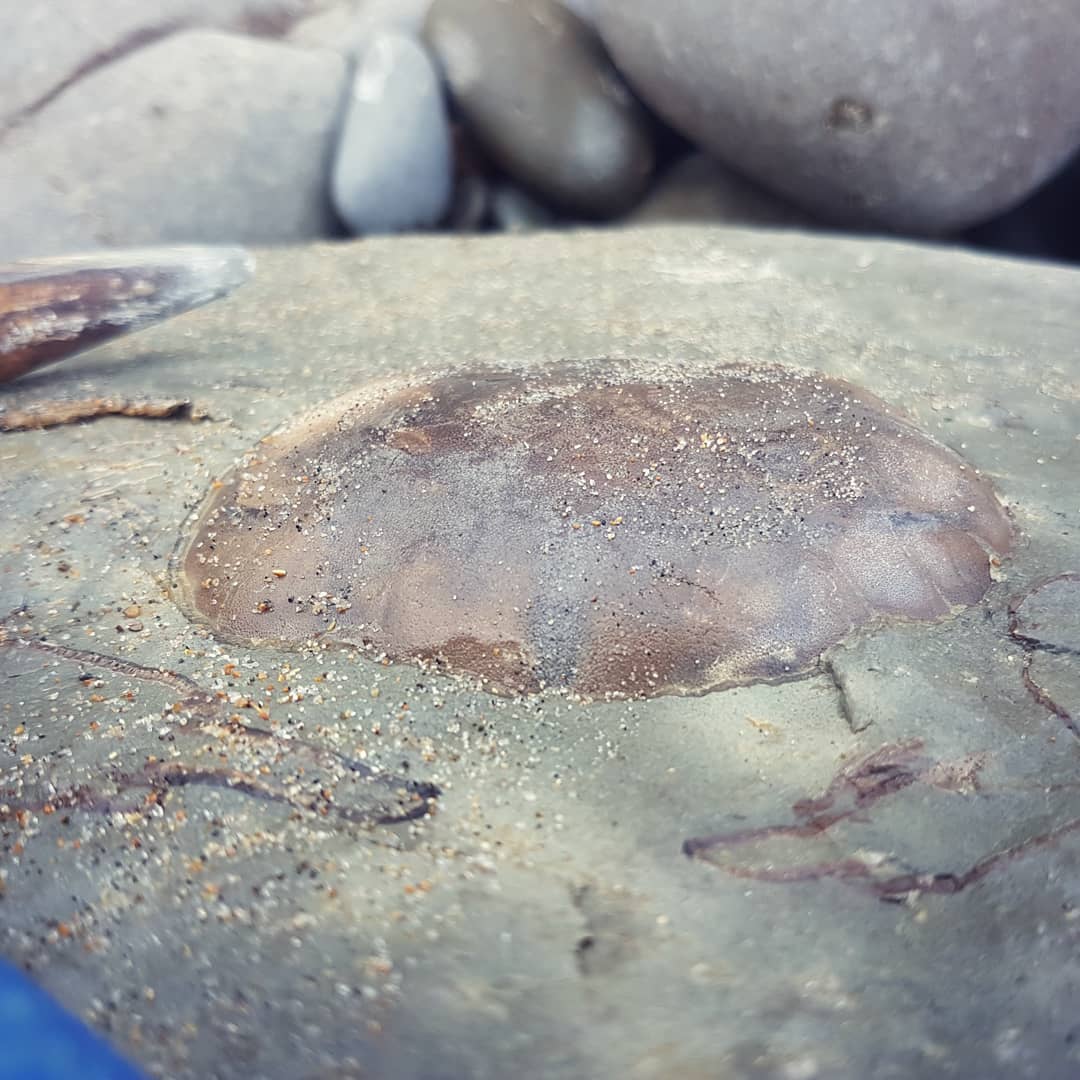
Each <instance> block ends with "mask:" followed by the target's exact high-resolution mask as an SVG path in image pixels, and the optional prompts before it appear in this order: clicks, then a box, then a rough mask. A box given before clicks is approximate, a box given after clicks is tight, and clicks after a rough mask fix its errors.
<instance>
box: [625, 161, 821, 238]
mask: <svg viewBox="0 0 1080 1080" xmlns="http://www.w3.org/2000/svg"><path fill="white" fill-rule="evenodd" d="M662 221H671V222H674V221H700V222H708V223H710V224H713V225H767V226H775V227H779V228H807V227H809V226H812V225H813V223H814V222H813V219H812V218H811V217H810V215H809V214H807V213H806V212H805V211H803V210H800V209H799V208H797V207H795V206H792V205H791V204H790V203H788V202H784V201H783V200H782V199H778V198H776V197H775V196H774V195H770V194H769V192H767V191H764V190H763V189H762V188H760V187H758V186H757V185H755V184H753V183H751V182H750V181H749V180H746V179H745V178H743V177H742V176H740V175H739V174H738V173H737V172H734V171H733V170H732V169H729V168H728V167H727V166H726V165H721V164H720V162H718V161H715V160H714V159H713V158H710V157H708V156H707V155H706V154H691V155H689V156H688V157H685V158H683V159H682V161H678V162H676V163H675V164H674V165H673V166H672V167H671V168H670V169H668V171H667V172H666V173H664V175H663V176H662V177H660V179H659V180H658V181H657V182H656V185H655V186H654V187H653V189H652V191H650V192H649V194H648V196H647V197H646V198H644V199H643V200H642V201H641V203H640V204H639V205H638V206H637V207H636V208H635V209H634V211H633V212H632V213H631V214H630V215H629V216H628V217H627V222H628V223H633V224H635V225H644V224H646V223H648V224H651V223H654V222H662Z"/></svg>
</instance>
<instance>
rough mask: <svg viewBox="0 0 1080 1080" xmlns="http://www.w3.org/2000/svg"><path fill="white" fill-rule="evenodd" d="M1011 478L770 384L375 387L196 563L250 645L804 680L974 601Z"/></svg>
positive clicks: (291, 458) (206, 535)
mask: <svg viewBox="0 0 1080 1080" xmlns="http://www.w3.org/2000/svg"><path fill="white" fill-rule="evenodd" d="M1011 544H1012V529H1011V525H1010V521H1009V518H1008V516H1007V514H1006V513H1005V511H1004V509H1003V508H1002V506H1001V505H1000V503H999V502H998V500H997V497H996V496H995V494H994V492H993V490H992V489H991V487H990V485H989V483H988V482H987V481H986V480H984V479H982V478H981V477H980V476H979V475H978V474H977V473H976V472H975V470H974V469H972V468H971V467H970V466H968V465H966V464H965V462H964V461H962V460H961V459H960V458H959V457H958V456H957V455H956V454H954V453H953V452H952V451H951V450H948V449H946V448H945V447H943V446H941V445H939V444H938V443H936V442H934V441H933V440H931V439H930V438H928V437H927V436H925V435H923V434H922V433H921V432H919V431H918V430H916V429H915V428H914V427H912V426H911V425H910V424H908V423H907V422H906V421H904V420H903V419H901V418H900V417H898V416H897V415H896V414H895V413H893V412H891V411H890V410H889V409H888V408H887V407H886V406H885V405H884V404H883V403H882V402H881V401H879V400H878V399H877V398H875V397H874V396H873V395H871V394H869V393H867V392H866V391H863V390H860V389H858V388H856V387H854V386H851V385H849V384H847V383H844V382H840V381H837V380H834V379H829V378H826V377H824V376H822V375H818V374H815V373H813V372H807V371H801V370H797V369H791V368H781V367H776V366H772V365H761V366H751V365H716V366H713V367H708V368H701V369H698V370H697V371H696V372H695V371H694V370H693V369H690V368H688V367H687V366H685V365H682V366H680V365H675V364H668V363H659V362H646V361H622V360H620V361H590V362H586V363H580V364H563V365H559V366H555V367H549V368H547V369H538V370H535V371H532V370H520V369H515V368H506V369H498V368H488V369H480V370H463V371H457V372H452V373H449V374H443V375H433V376H426V377H417V378H413V379H409V378H391V379H386V380H382V381H379V382H375V383H372V384H371V385H369V386H367V387H365V388H364V389H362V390H360V391H358V392H356V393H352V394H348V395H346V396H345V397H342V398H339V399H337V400H335V401H332V402H330V403H329V404H327V405H325V406H323V407H321V408H319V409H317V410H315V411H314V412H312V413H310V414H308V415H306V416H303V417H301V418H299V419H298V420H297V421H296V422H295V423H294V424H293V425H291V426H290V427H289V428H288V429H286V430H284V431H282V432H280V433H279V434H276V435H274V436H272V437H270V438H268V439H265V440H263V442H262V443H260V445H259V446H258V447H257V449H256V450H254V451H253V452H252V453H251V454H249V455H248V457H247V458H246V459H245V460H244V461H243V462H242V463H241V464H240V465H239V466H238V467H237V468H236V469H235V470H234V471H233V472H232V474H231V475H229V476H228V477H226V479H225V480H224V482H223V484H221V485H220V486H218V487H217V489H216V490H215V491H214V493H213V494H212V496H211V497H210V499H209V500H208V502H207V504H206V505H205V506H204V508H203V509H202V511H201V513H200V515H199V517H198V519H197V521H196V522H195V524H194V527H193V531H192V533H191V536H190V539H189V541H188V542H187V545H186V548H185V549H184V550H183V552H182V553H181V555H180V556H179V563H178V565H177V567H176V569H177V571H178V575H179V578H180V585H181V590H180V591H181V594H182V595H183V596H184V597H185V605H186V607H187V608H188V610H189V611H190V612H192V614H193V615H194V616H195V617H197V618H199V619H201V620H204V621H206V622H207V623H208V624H209V626H210V627H211V629H212V630H213V631H214V632H215V633H216V634H218V635H219V636H221V637H222V638H224V639H226V640H228V641H231V642H237V643H250V642H253V641H265V640H269V641H276V642H280V643H293V644H300V643H303V642H305V641H307V640H310V639H312V638H315V637H324V638H325V639H326V640H327V641H331V642H334V641H336V642H340V643H346V644H350V645H358V646H365V647H368V648H369V649H370V650H371V651H372V652H373V654H375V655H386V656H388V657H390V658H391V659H395V660H409V661H420V662H423V663H426V664H429V665H432V666H434V667H436V668H438V669H440V670H445V671H447V672H451V673H455V672H456V673H464V674H467V675H471V676H474V677H479V678H480V679H481V680H483V682H484V683H485V684H486V685H487V687H488V688H489V689H492V690H495V691H500V692H504V693H528V692H534V691H538V690H541V689H544V688H545V687H549V688H566V689H569V690H571V691H573V692H576V693H578V694H580V695H583V696H587V697H588V696H596V697H602V696H650V695H655V694H662V693H699V692H703V691H706V690H710V689H717V688H721V687H726V686H732V685H736V684H740V683H746V682H754V681H760V680H782V679H788V678H793V677H796V676H798V675H801V674H805V673H806V672H807V671H809V670H810V669H811V668H812V667H813V666H814V665H815V663H816V662H817V659H818V657H819V656H820V654H821V652H822V650H824V649H825V648H827V647H828V646H830V645H832V644H834V643H836V642H838V641H840V640H841V639H842V638H844V637H845V636H846V635H847V634H849V633H850V632H851V631H852V630H854V629H856V628H857V627H859V626H863V625H866V624H869V623H872V622H874V621H875V620H878V619H881V618H887V617H893V618H905V619H938V618H941V617H943V616H947V615H949V614H950V613H952V612H953V611H955V610H956V609H958V608H960V607H962V606H964V605H969V604H973V603H975V602H976V601H978V600H979V599H980V598H981V597H982V596H983V594H984V592H985V591H986V589H987V588H988V587H989V585H990V580H991V577H990V569H991V560H992V559H997V558H998V557H999V556H1001V555H1004V554H1006V553H1007V552H1008V551H1009V549H1010V547H1011Z"/></svg>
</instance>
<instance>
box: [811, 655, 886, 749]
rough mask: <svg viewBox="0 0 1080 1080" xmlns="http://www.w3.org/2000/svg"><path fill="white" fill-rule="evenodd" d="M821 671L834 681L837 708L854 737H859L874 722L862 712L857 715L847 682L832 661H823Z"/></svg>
mask: <svg viewBox="0 0 1080 1080" xmlns="http://www.w3.org/2000/svg"><path fill="white" fill-rule="evenodd" d="M821 670H822V671H823V672H824V673H825V674H826V675H828V677H829V679H830V680H831V681H832V684H833V687H834V689H835V690H836V697H837V707H838V708H839V710H840V715H841V716H842V717H843V718H844V722H845V723H846V724H847V726H848V729H849V730H850V731H851V732H852V734H854V735H857V734H858V733H859V732H860V731H865V730H866V729H867V728H868V727H869V726H870V725H871V724H872V723H873V720H872V718H871V717H869V716H867V717H865V718H864V717H863V715H862V713H861V712H860V713H856V711H855V708H854V707H853V705H852V701H851V696H850V695H849V694H848V688H847V680H846V679H845V678H844V676H843V675H841V674H840V672H839V671H837V670H836V665H835V664H834V663H833V662H832V661H831V660H822V662H821Z"/></svg>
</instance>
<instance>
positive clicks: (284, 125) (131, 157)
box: [0, 31, 346, 258]
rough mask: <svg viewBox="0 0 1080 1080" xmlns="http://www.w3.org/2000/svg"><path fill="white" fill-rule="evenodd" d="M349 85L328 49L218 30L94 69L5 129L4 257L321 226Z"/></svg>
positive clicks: (307, 233)
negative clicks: (32, 113)
mask: <svg viewBox="0 0 1080 1080" xmlns="http://www.w3.org/2000/svg"><path fill="white" fill-rule="evenodd" d="M345 84H346V71H345V63H344V61H343V60H342V59H341V58H340V57H339V56H337V55H335V54H334V53H330V52H315V51H308V50H304V49H298V48H293V47H291V46H287V45H281V44H278V43H274V42H269V41H260V40H256V39H253V38H248V37H240V36H237V35H231V34H224V33H219V32H216V31H191V32H188V33H183V34H176V35H173V36H171V37H168V38H166V39H164V40H162V41H159V42H156V43H154V44H152V45H149V46H147V47H146V48H143V49H139V50H137V51H135V52H132V53H131V54H129V55H127V56H125V57H124V58H123V59H122V60H119V61H117V62H116V63H115V64H111V65H108V66H105V67H103V68H100V69H99V70H97V71H95V72H93V73H92V74H90V75H87V76H86V77H84V78H82V79H80V80H79V81H78V82H77V83H76V84H75V85H73V86H72V87H71V88H70V89H68V90H66V91H65V92H64V93H62V94H61V95H60V96H59V97H57V98H56V99H55V100H53V101H51V102H50V103H49V104H48V105H47V106H46V107H45V108H43V109H41V110H40V111H39V112H37V113H35V115H34V116H33V118H32V119H31V120H28V121H26V122H25V123H23V124H21V125H20V126H19V127H18V128H17V129H16V130H14V131H10V132H9V133H8V135H7V137H6V138H4V139H3V140H2V142H0V201H2V203H3V206H4V222H5V223H4V228H3V230H2V231H0V258H14V257H18V256H33V255H44V254H53V253H64V252H70V251H71V250H75V249H80V248H95V247H101V246H106V247H108V246H120V245H129V246H130V245H146V244H157V243H173V242H175V243H183V242H201V241H202V242H223V241H241V242H262V243H270V242H278V241H287V240H299V239H306V238H311V237H317V236H321V235H327V234H328V233H329V232H330V231H331V230H332V229H333V228H334V226H335V222H334V216H333V211H332V209H331V206H330V197H329V165H330V155H331V151H332V144H333V138H334V134H335V132H336V130H337V126H338V117H339V114H340V108H341V102H342V99H343V96H344V91H345Z"/></svg>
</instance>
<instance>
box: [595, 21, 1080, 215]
mask: <svg viewBox="0 0 1080 1080" xmlns="http://www.w3.org/2000/svg"><path fill="white" fill-rule="evenodd" d="M592 6H593V16H594V21H595V23H596V25H597V27H598V28H599V30H600V32H601V35H602V37H603V39H604V42H605V44H606V45H607V46H608V49H609V50H610V51H611V53H612V55H613V57H614V59H615V62H616V64H617V65H618V66H619V69H620V70H621V71H622V73H623V74H624V75H625V76H626V77H627V78H628V79H629V80H630V82H631V83H632V84H633V85H634V87H635V88H636V89H637V90H638V92H639V93H640V94H641V96H642V98H643V99H644V100H645V101H646V103H647V104H649V105H650V106H652V107H653V108H654V109H655V110H657V111H658V112H659V113H660V115H661V116H663V117H664V118H665V119H667V120H668V121H669V122H670V123H671V124H672V125H674V126H675V127H676V128H677V129H678V130H680V131H681V132H683V133H684V134H685V135H687V136H688V137H689V138H691V139H692V140H694V141H695V142H697V143H698V145H700V146H701V147H702V149H705V150H708V151H710V152H712V153H713V154H715V155H716V157H718V158H719V159H721V160H722V161H725V162H727V163H729V164H730V165H732V166H733V167H735V168H737V169H739V170H740V171H741V172H744V173H746V174H747V175H748V176H750V177H753V178H755V179H756V180H758V181H759V182H760V183H761V184H762V185H763V186H765V187H767V188H769V189H770V190H772V191H774V192H776V193H777V194H779V195H782V196H784V197H785V198H788V199H790V200H791V201H792V202H794V203H796V204H797V205H800V206H803V207H805V208H806V209H807V210H809V211H810V212H812V213H814V214H816V215H820V216H821V217H823V218H826V219H830V220H834V221H837V222H842V223H854V224H864V225H877V226H881V225H883V226H886V227H889V228H893V229H898V230H913V231H916V232H918V231H926V232H935V231H940V230H947V229H958V228H962V227H965V226H967V225H971V224H974V223H975V222H977V221H979V220H980V219H983V218H986V217H989V216H990V215H992V214H994V213H997V212H999V211H1001V210H1004V209H1006V208H1007V207H1008V206H1010V205H1011V204H1013V203H1015V202H1017V201H1019V200H1020V199H1022V198H1023V197H1024V196H1025V195H1026V194H1027V193H1028V192H1029V191H1031V190H1032V189H1033V188H1035V187H1036V185H1038V184H1039V183H1040V182H1041V181H1042V180H1044V179H1046V178H1047V177H1048V176H1049V175H1050V174H1051V173H1053V172H1054V170H1055V169H1057V168H1058V167H1059V166H1060V165H1061V164H1062V162H1063V161H1064V160H1065V158H1066V157H1067V156H1068V155H1069V153H1070V152H1071V151H1072V150H1074V149H1075V148H1076V147H1077V145H1078V144H1080V68H1078V67H1077V65H1076V64H1075V63H1074V59H1073V58H1074V57H1075V56H1076V55H1077V54H1078V52H1080V3H1078V0H1050V2H1048V3H1043V4H1039V5H1036V6H1031V5H1025V4H1016V3H1013V2H1011V0H946V2H943V3H938V4H925V3H922V2H921V0H907V2H903V3H893V4H881V5H867V4H864V3H861V2H859V0H827V2H826V3H823V4H819V5H816V6H814V7H812V8H811V7H808V6H806V5H804V4H801V3H792V2H791V0H768V2H766V3H758V4H752V5H750V4H736V3H719V4H718V3H713V2H712V0H674V2H672V3H669V4H665V5H664V6H663V8H662V9H661V8H660V7H658V6H657V5H656V4H654V3H652V2H650V0H596V2H595V3H594V4H593V5H592Z"/></svg>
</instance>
